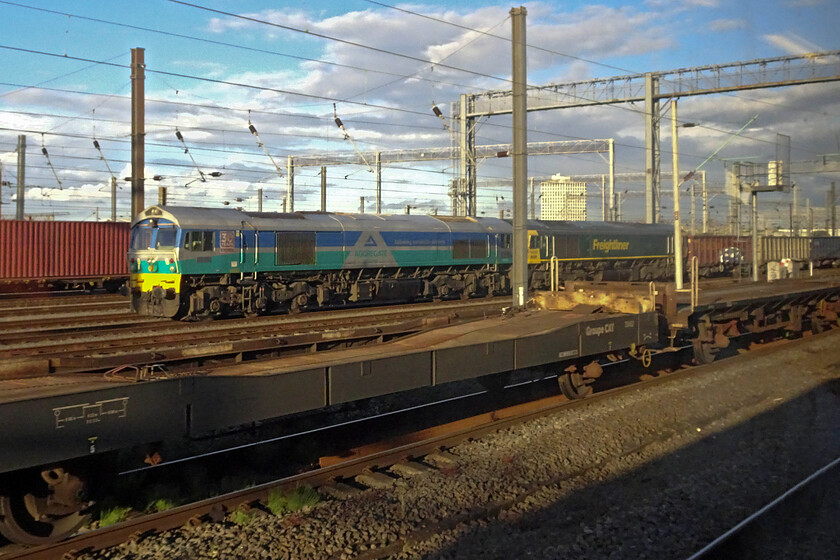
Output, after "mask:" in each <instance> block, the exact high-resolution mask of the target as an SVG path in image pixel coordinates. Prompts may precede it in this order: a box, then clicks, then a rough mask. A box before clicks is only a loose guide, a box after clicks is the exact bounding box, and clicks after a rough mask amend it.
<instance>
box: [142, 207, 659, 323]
mask: <svg viewBox="0 0 840 560" xmlns="http://www.w3.org/2000/svg"><path fill="white" fill-rule="evenodd" d="M527 232H528V252H527V259H528V265H529V279H528V280H529V285H530V286H531V288H533V289H548V288H549V287H550V286H551V285H552V278H553V279H555V280H556V281H562V280H602V279H617V280H660V279H665V278H666V276H667V275H668V274H673V272H672V268H670V267H669V266H668V259H669V258H671V257H672V255H673V249H672V236H671V233H670V229H669V228H668V227H667V226H664V225H661V224H647V225H645V224H616V223H608V224H603V223H589V222H552V221H540V220H533V221H531V222H529V223H528V228H527ZM512 237H513V228H512V225H511V223H510V222H509V221H506V220H501V219H497V218H473V217H468V216H424V215H380V214H341V213H325V212H295V213H269V212H265V213H259V212H244V211H239V210H233V209H227V208H219V209H212V208H187V207H167V206H152V207H150V208H148V209H146V210H145V211H144V212H142V213H141V214H140V215H139V216H138V217H137V218H136V219H135V220H134V222H133V224H132V230H131V242H130V250H129V253H128V260H129V263H128V264H129V268H130V273H131V280H130V286H129V289H130V292H131V302H132V306H133V308H134V310H135V311H137V312H138V313H140V314H143V315H151V316H157V317H171V318H182V319H183V318H186V319H196V318H204V317H223V316H226V315H246V316H249V315H259V314H263V313H267V312H274V311H280V312H283V311H286V312H289V311H291V312H295V311H298V310H302V309H313V308H323V307H330V306H344V305H371V304H375V303H385V302H393V303H396V302H411V301H415V300H427V299H433V298H437V299H457V298H462V299H465V298H470V297H483V296H492V295H500V294H507V293H510V269H511V264H512V252H513V250H512V246H513V243H512Z"/></svg>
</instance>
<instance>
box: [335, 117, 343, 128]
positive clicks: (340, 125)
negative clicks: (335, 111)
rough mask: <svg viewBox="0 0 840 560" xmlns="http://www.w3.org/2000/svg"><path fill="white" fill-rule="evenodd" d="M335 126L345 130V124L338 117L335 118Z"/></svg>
mask: <svg viewBox="0 0 840 560" xmlns="http://www.w3.org/2000/svg"><path fill="white" fill-rule="evenodd" d="M335 124H336V126H338V128H340V129H342V130H343V129H344V123H342V122H341V119H340V118H338V117H336V118H335Z"/></svg>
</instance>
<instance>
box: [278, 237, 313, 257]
mask: <svg viewBox="0 0 840 560" xmlns="http://www.w3.org/2000/svg"><path fill="white" fill-rule="evenodd" d="M275 235H276V239H277V245H276V247H277V256H276V263H275V264H278V265H290V264H315V232H308V231H307V232H297V231H295V232H277V233H276V234H275Z"/></svg>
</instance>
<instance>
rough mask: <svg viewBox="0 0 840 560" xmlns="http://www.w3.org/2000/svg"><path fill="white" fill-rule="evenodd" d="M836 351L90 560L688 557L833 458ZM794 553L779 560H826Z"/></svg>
mask: <svg viewBox="0 0 840 560" xmlns="http://www.w3.org/2000/svg"><path fill="white" fill-rule="evenodd" d="M838 341H840V332H838V333H831V334H828V335H825V336H821V337H816V338H811V339H808V340H805V341H801V342H798V343H796V344H795V345H790V346H787V347H779V348H776V349H774V350H773V351H772V352H762V353H761V354H760V355H755V354H753V355H748V356H742V357H738V358H734V359H733V360H729V361H727V362H722V363H720V364H714V365H713V367H706V368H703V369H697V370H694V373H696V375H691V376H688V377H686V378H683V379H679V380H675V381H674V382H671V383H667V384H664V385H660V386H651V387H642V388H640V389H639V390H636V391H633V392H630V393H626V394H622V395H617V396H615V397H613V398H610V399H604V400H595V401H592V402H590V403H589V404H588V406H585V407H582V408H577V409H574V410H571V411H565V412H560V413H558V414H555V415H553V416H550V417H546V418H543V419H540V420H537V421H533V422H529V423H527V424H524V425H520V426H517V427H515V428H511V429H508V430H505V431H502V432H498V433H495V434H491V435H489V436H486V437H483V438H482V439H480V440H477V441H471V442H468V443H465V444H462V445H460V446H458V447H455V448H453V449H451V450H450V453H451V454H452V455H453V456H454V457H455V458H456V462H455V463H454V464H453V465H450V466H443V467H439V468H437V469H435V470H432V471H431V472H427V473H424V474H420V475H417V476H413V477H410V478H398V479H397V480H396V481H395V483H394V484H393V485H392V487H391V488H389V489H378V490H373V489H371V490H366V491H364V492H362V493H360V494H359V495H357V496H355V497H353V498H350V499H347V500H344V501H339V500H332V499H330V500H325V501H324V502H322V503H320V504H318V505H317V506H315V507H313V508H311V510H309V511H304V512H296V513H292V514H289V515H286V516H283V517H275V516H273V515H258V516H255V517H254V518H253V519H252V521H251V522H250V523H248V524H246V525H236V524H234V523H232V522H230V521H226V522H222V523H215V524H204V525H200V526H198V527H191V528H185V529H181V530H177V531H170V532H167V533H164V534H161V535H156V536H153V537H149V538H147V539H144V540H142V541H140V542H136V543H129V544H125V545H122V546H120V547H117V548H114V549H111V550H108V551H103V552H100V553H98V554H97V555H94V556H86V557H85V558H120V559H157V558H167V559H178V558H184V559H187V558H231V559H232V558H355V557H361V558H380V557H387V558H406V559H409V558H411V559H414V558H429V559H445V558H465V557H468V558H545V559H554V558H557V559H559V558H587V559H590V558H592V559H600V558H603V559H619V558H633V559H642V558H657V559H659V558H686V557H688V556H690V555H691V554H692V553H693V552H694V551H696V550H699V549H700V548H702V546H703V545H704V544H706V543H707V542H709V541H711V540H713V539H714V538H715V537H716V536H718V535H719V534H721V533H723V532H724V531H725V530H727V529H728V528H730V527H731V526H733V525H735V524H736V523H738V522H739V521H740V520H741V519H743V518H744V517H746V516H747V515H749V514H750V513H752V512H753V511H755V510H757V509H758V508H759V507H761V506H763V505H764V504H766V503H767V502H769V501H771V500H772V499H773V498H775V497H776V496H778V495H779V494H781V493H782V492H784V491H785V490H786V489H788V488H789V487H791V486H793V485H794V484H795V483H796V482H798V481H800V480H802V479H803V478H805V477H806V476H808V475H809V474H811V473H812V472H814V471H816V470H817V469H819V468H820V467H822V466H823V465H825V464H827V463H828V462H830V461H831V460H833V459H834V458H836V457H837V456H840V406H838V404H840V344H838ZM800 538H802V537H801V536H800ZM805 538H806V539H807V537H805ZM798 550H800V552H801V554H800V555H799V556H795V555H794V556H787V557H802V558H806V557H832V555H831V554H829V555H828V556H810V554H811V552H808V553H806V552H805V551H806V550H810V551H812V552H813V551H814V550H817V548H816V547H810V548H808V547H804V548H802V549H798ZM822 552H824V551H822ZM835 552H837V551H835ZM833 557H840V554H836V555H834V556H833Z"/></svg>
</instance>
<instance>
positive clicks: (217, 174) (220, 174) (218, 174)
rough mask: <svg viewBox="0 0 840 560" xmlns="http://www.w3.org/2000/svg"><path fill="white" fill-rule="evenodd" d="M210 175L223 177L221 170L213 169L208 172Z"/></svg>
mask: <svg viewBox="0 0 840 560" xmlns="http://www.w3.org/2000/svg"><path fill="white" fill-rule="evenodd" d="M208 175H210V176H211V177H221V176H222V172H221V171H211V172H210V173H208Z"/></svg>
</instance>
